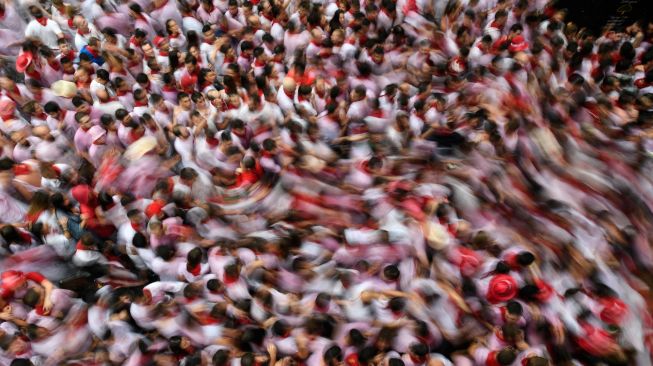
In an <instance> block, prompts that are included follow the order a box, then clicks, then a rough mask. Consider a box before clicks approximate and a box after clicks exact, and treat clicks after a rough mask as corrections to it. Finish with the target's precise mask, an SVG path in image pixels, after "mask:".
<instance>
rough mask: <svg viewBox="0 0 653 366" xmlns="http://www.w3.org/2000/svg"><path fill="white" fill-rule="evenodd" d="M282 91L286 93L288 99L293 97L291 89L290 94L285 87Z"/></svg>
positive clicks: (293, 93)
mask: <svg viewBox="0 0 653 366" xmlns="http://www.w3.org/2000/svg"><path fill="white" fill-rule="evenodd" d="M283 93H284V94H286V96H287V97H288V98H290V99H295V92H294V91H293V92H292V94H290V93H288V91H287V90H286V89H283Z"/></svg>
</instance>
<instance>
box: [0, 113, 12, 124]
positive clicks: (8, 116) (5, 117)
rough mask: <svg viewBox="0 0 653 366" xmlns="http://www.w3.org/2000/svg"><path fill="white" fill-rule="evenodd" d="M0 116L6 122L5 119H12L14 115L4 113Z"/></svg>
mask: <svg viewBox="0 0 653 366" xmlns="http://www.w3.org/2000/svg"><path fill="white" fill-rule="evenodd" d="M0 118H2V120H3V121H5V122H7V121H11V120H13V119H14V115H13V114H7V115H4V116H0Z"/></svg>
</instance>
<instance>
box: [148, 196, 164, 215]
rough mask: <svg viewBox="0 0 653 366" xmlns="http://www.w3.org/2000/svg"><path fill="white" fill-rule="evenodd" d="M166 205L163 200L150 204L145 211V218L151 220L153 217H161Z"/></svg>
mask: <svg viewBox="0 0 653 366" xmlns="http://www.w3.org/2000/svg"><path fill="white" fill-rule="evenodd" d="M165 205H166V203H165V201H162V200H156V201H154V202H152V203H150V205H149V206H147V208H146V209H145V216H147V217H148V218H151V217H152V216H155V215H159V214H160V213H161V212H163V206H165Z"/></svg>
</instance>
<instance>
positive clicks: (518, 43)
mask: <svg viewBox="0 0 653 366" xmlns="http://www.w3.org/2000/svg"><path fill="white" fill-rule="evenodd" d="M526 49H528V43H527V42H526V40H525V39H524V36H522V35H521V34H520V35H518V36H514V37H513V38H512V41H510V46H508V51H510V52H520V51H524V50H526Z"/></svg>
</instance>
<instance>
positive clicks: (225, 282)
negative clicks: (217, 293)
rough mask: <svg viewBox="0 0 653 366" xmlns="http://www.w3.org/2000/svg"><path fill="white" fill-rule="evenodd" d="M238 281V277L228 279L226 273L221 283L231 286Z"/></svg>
mask: <svg viewBox="0 0 653 366" xmlns="http://www.w3.org/2000/svg"><path fill="white" fill-rule="evenodd" d="M237 281H238V277H230V276H228V275H227V274H226V273H225V274H224V275H223V276H222V283H224V284H225V285H231V284H234V283H235V282H237Z"/></svg>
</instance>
